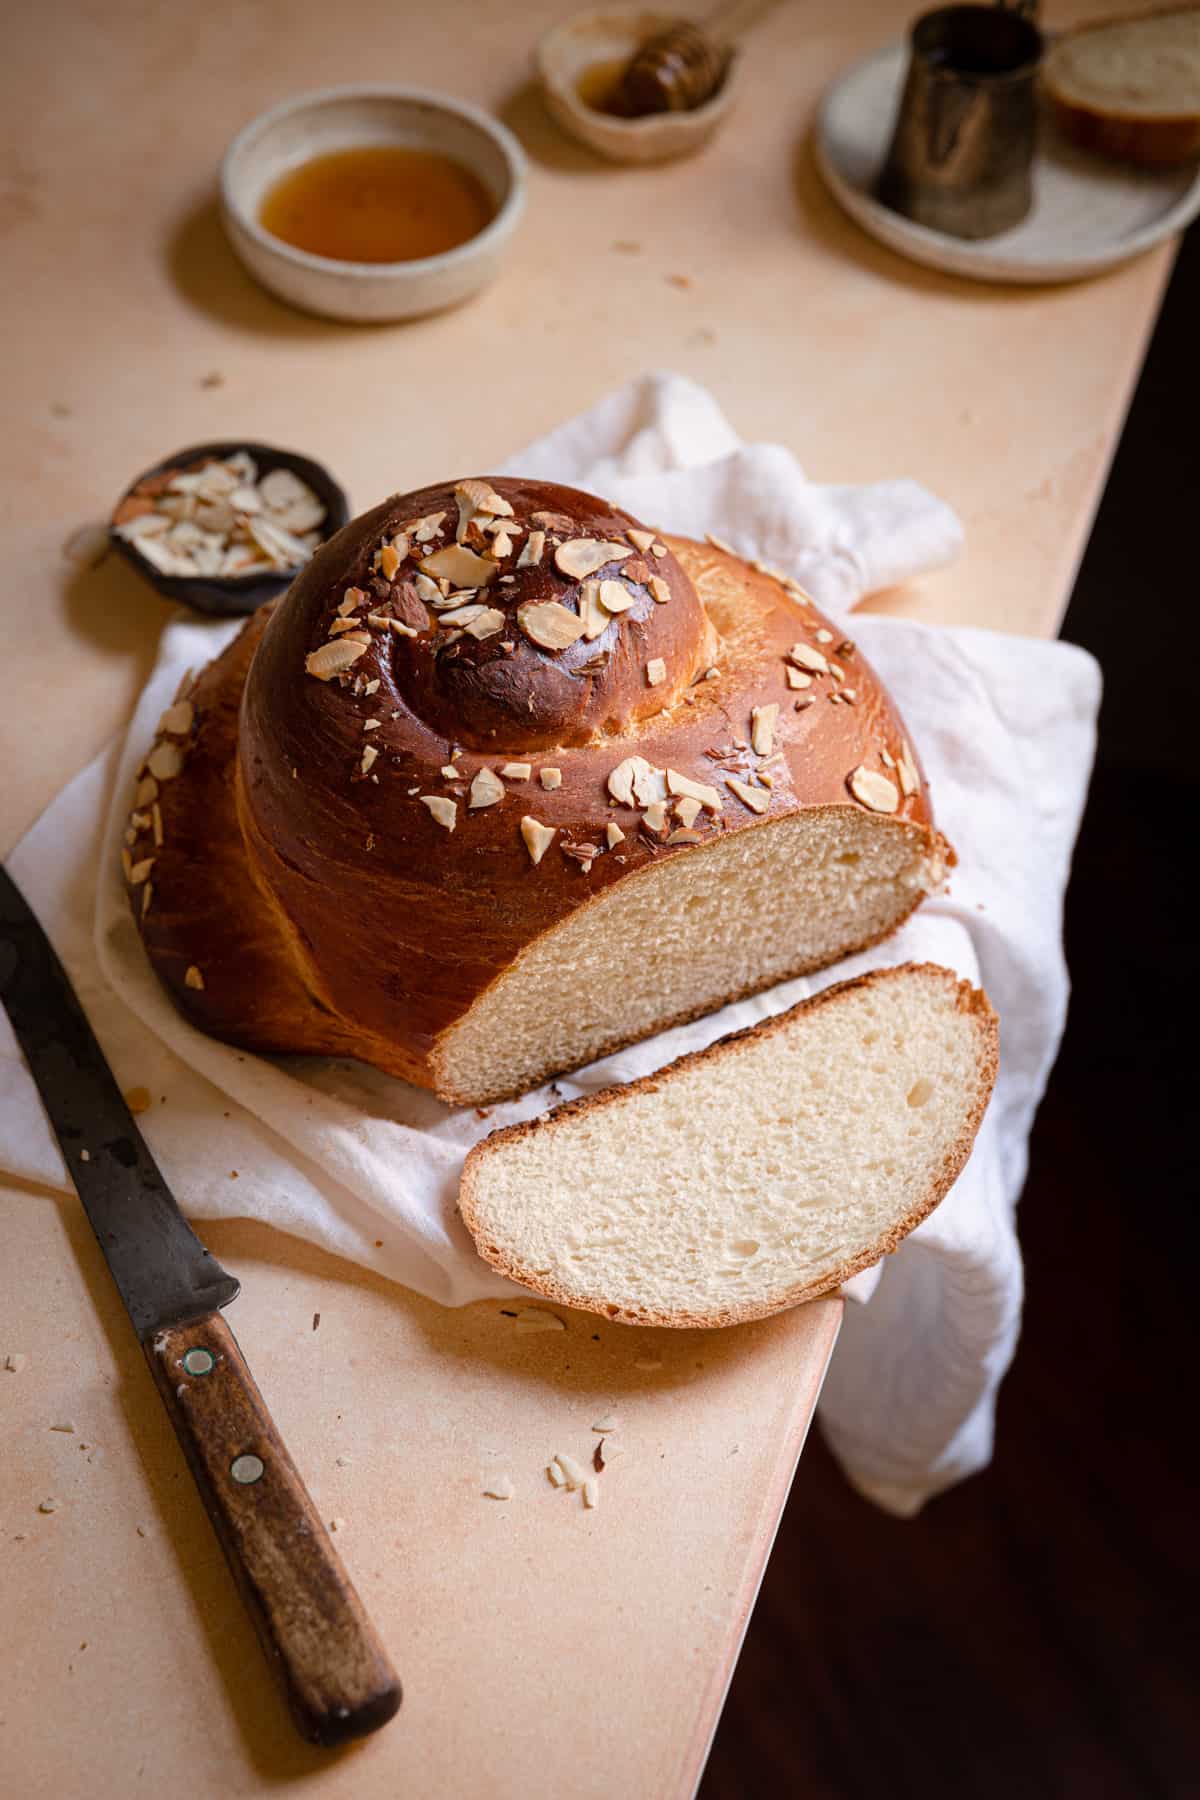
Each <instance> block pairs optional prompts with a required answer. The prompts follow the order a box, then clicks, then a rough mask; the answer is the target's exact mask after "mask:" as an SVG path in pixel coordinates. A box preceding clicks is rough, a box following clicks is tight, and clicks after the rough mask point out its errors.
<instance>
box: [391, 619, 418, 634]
mask: <svg viewBox="0 0 1200 1800" xmlns="http://www.w3.org/2000/svg"><path fill="white" fill-rule="evenodd" d="M388 630H389V631H394V632H395V633H396V636H397V637H417V636H418V635H419V634H418V632H417V629H416V626H415V625H406V624H405V623H404V620H403V619H389V620H388Z"/></svg>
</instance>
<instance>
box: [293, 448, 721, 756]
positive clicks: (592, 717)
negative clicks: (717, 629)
mask: <svg viewBox="0 0 1200 1800" xmlns="http://www.w3.org/2000/svg"><path fill="white" fill-rule="evenodd" d="M287 610H288V614H289V618H290V620H291V621H292V622H293V630H296V629H298V630H299V631H300V632H301V633H302V636H303V639H304V657H303V664H304V668H305V670H306V672H307V674H308V675H309V676H310V677H313V678H315V680H316V681H317V682H321V683H332V684H336V685H337V686H340V687H344V688H346V689H348V690H350V693H349V694H348V696H347V698H348V703H349V701H350V699H351V696H352V695H354V694H361V692H362V691H363V688H364V686H365V684H366V682H367V681H377V682H378V684H379V686H378V688H377V689H375V690H374V692H375V693H377V695H378V699H379V703H380V705H381V706H385V707H386V706H389V705H390V707H391V708H392V709H395V710H396V711H397V712H398V713H403V714H405V715H407V716H408V717H409V718H410V719H411V720H412V721H414V722H416V723H417V724H419V725H423V726H425V727H426V728H427V729H428V730H429V731H430V732H431V733H433V734H434V735H435V736H436V737H439V738H442V739H445V740H447V741H452V742H454V743H456V744H459V745H462V746H464V747H466V748H468V749H475V750H487V751H492V750H496V749H500V750H511V751H528V750H539V749H545V748H547V747H549V746H552V745H564V746H568V745H578V744H585V743H589V742H593V741H596V740H598V739H600V738H602V737H604V736H618V735H622V734H624V733H626V732H627V731H628V730H629V729H630V728H631V727H632V726H636V725H637V724H638V722H639V721H640V720H642V719H646V718H650V717H652V716H654V715H656V714H661V713H662V712H664V711H666V710H668V709H669V708H670V707H671V706H672V705H673V704H674V703H675V702H676V701H677V700H678V699H679V698H680V697H681V695H682V694H683V693H684V692H685V691H686V690H687V688H688V687H689V685H690V684H691V682H692V681H693V680H694V679H695V677H696V675H697V673H698V672H700V671H702V669H703V667H704V666H705V663H706V661H711V658H712V651H713V641H714V634H713V632H712V628H711V627H710V626H709V624H708V622H707V619H706V617H705V613H704V608H703V606H702V605H701V603H700V600H699V599H698V597H697V595H696V592H695V589H694V588H693V586H692V583H691V581H690V580H689V578H688V576H687V575H686V574H685V573H684V571H683V569H682V568H681V567H680V565H679V564H678V562H677V561H676V560H675V557H674V556H673V555H672V554H671V552H670V551H669V550H668V548H667V546H666V545H665V544H664V543H663V542H662V541H661V540H660V539H659V538H658V536H657V534H656V533H655V532H653V531H650V530H648V529H646V528H645V527H643V526H641V525H639V523H638V522H637V521H636V520H635V519H632V518H631V517H630V516H629V515H628V514H627V513H624V512H621V511H619V510H618V509H616V508H614V507H610V506H608V505H607V504H606V503H605V502H604V501H601V500H597V499H595V498H594V497H593V496H591V495H588V494H584V493H580V492H579V491H577V490H576V489H573V488H564V487H559V486H557V485H555V484H552V483H549V482H532V481H506V480H501V479H497V480H487V479H483V478H478V477H472V478H470V479H466V480H462V481H458V482H455V483H453V484H446V485H443V486H439V487H431V488H425V489H423V490H422V491H421V492H419V493H416V494H411V495H405V496H396V497H394V498H393V499H392V500H390V501H388V502H386V503H385V504H384V505H383V506H382V507H377V508H376V509H375V511H374V512H372V513H369V514H367V515H366V517H365V518H364V519H362V520H359V521H358V522H357V523H356V525H354V526H352V527H350V528H349V531H348V532H343V533H341V534H340V535H339V536H338V538H336V539H335V540H334V541H333V542H332V543H331V544H330V545H329V546H328V548H327V550H326V551H325V553H323V554H322V555H320V556H319V557H317V558H316V559H315V561H314V563H313V565H312V567H311V568H310V569H309V570H308V571H306V573H305V574H304V575H303V576H302V577H301V578H300V580H299V581H298V582H297V583H296V586H295V587H294V589H293V590H292V595H291V598H290V602H289V606H288V609H287ZM368 671H369V673H368Z"/></svg>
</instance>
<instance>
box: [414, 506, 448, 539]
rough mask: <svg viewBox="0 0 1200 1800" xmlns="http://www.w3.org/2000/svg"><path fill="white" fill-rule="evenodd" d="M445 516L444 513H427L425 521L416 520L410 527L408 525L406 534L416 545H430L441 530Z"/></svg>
mask: <svg viewBox="0 0 1200 1800" xmlns="http://www.w3.org/2000/svg"><path fill="white" fill-rule="evenodd" d="M445 516H446V515H445V513H444V512H440V513H426V514H425V517H424V518H423V519H414V520H413V521H412V523H411V524H410V525H406V526H405V527H404V529H405V532H406V533H407V534H408V536H409V537H411V538H412V540H413V542H414V543H417V544H428V543H430V542H431V541H432V540H433V539H434V538H435V537H436V536H437V534H438V532H439V531H440V530H441V528H442V520H443V519H444V518H445Z"/></svg>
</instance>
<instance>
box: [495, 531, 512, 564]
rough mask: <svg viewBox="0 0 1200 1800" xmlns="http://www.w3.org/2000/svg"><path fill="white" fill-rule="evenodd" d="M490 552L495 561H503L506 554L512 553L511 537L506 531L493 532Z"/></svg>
mask: <svg viewBox="0 0 1200 1800" xmlns="http://www.w3.org/2000/svg"><path fill="white" fill-rule="evenodd" d="M491 553H492V555H493V557H494V558H495V559H496V561H497V562H503V561H504V558H505V557H506V556H511V555H512V538H511V537H510V536H509V534H508V532H507V531H497V532H495V533H494V534H493V536H492V551H491Z"/></svg>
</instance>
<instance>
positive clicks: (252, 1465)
mask: <svg viewBox="0 0 1200 1800" xmlns="http://www.w3.org/2000/svg"><path fill="white" fill-rule="evenodd" d="M229 1473H230V1474H231V1475H232V1476H233V1479H234V1480H235V1481H237V1482H240V1484H241V1485H242V1487H251V1486H252V1485H253V1484H254V1482H256V1481H261V1480H262V1478H263V1476H264V1474H265V1473H266V1464H265V1463H264V1462H263V1459H262V1457H261V1456H235V1457H234V1459H233V1461H232V1462H231V1463H230V1465H229Z"/></svg>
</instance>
